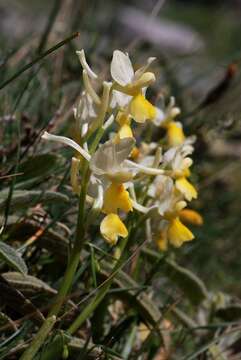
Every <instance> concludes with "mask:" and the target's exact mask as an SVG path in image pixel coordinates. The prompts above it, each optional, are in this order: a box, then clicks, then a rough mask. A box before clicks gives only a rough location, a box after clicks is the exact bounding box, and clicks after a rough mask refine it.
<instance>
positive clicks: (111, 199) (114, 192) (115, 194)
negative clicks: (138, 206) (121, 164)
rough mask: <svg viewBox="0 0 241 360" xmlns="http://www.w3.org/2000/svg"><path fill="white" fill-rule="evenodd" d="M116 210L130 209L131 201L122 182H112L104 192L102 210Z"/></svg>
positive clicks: (108, 211)
mask: <svg viewBox="0 0 241 360" xmlns="http://www.w3.org/2000/svg"><path fill="white" fill-rule="evenodd" d="M118 210H122V211H124V212H126V213H128V212H129V211H132V202H131V199H130V195H129V193H128V191H127V190H126V189H125V187H124V185H123V184H116V183H112V184H111V185H110V186H109V187H108V188H107V190H106V191H105V194H104V206H103V212H104V213H106V214H110V213H114V214H116V213H117V211H118Z"/></svg>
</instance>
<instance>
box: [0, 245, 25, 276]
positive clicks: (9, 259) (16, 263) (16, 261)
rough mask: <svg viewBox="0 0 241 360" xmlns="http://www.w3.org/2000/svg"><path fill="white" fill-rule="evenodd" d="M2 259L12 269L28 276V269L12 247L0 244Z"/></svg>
mask: <svg viewBox="0 0 241 360" xmlns="http://www.w3.org/2000/svg"><path fill="white" fill-rule="evenodd" d="M0 258H1V259H3V260H4V261H5V262H6V263H7V264H8V265H9V266H10V267H11V268H13V269H15V270H17V271H19V272H21V273H22V274H27V272H28V269H27V266H26V264H25V262H24V260H23V258H22V257H21V256H20V255H19V253H18V252H17V251H16V250H15V249H14V248H12V247H11V246H9V245H7V244H5V243H4V242H2V241H1V242H0Z"/></svg>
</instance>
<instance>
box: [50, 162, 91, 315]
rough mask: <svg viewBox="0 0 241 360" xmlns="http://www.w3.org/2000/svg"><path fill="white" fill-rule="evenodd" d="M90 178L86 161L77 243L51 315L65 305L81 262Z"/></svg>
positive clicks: (56, 313) (80, 199) (80, 200)
mask: <svg viewBox="0 0 241 360" xmlns="http://www.w3.org/2000/svg"><path fill="white" fill-rule="evenodd" d="M88 179H89V168H88V163H87V162H85V163H84V164H83V177H82V186H81V193H80V198H79V213H78V222H77V229H76V235H75V243H74V247H73V249H72V251H71V255H70V260H69V265H68V267H67V269H66V272H65V274H64V278H63V281H62V285H61V287H60V289H59V291H58V295H57V297H56V300H55V303H54V305H53V307H52V309H51V310H50V313H49V316H51V315H58V313H59V311H60V309H61V307H62V305H63V302H64V301H65V298H66V295H67V294H68V292H69V290H70V288H71V286H72V282H73V278H74V275H75V273H76V270H77V267H78V264H79V259H80V252H81V249H82V247H83V244H84V236H85V221H84V214H85V213H84V207H85V198H86V193H87V187H88Z"/></svg>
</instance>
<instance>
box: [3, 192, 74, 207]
mask: <svg viewBox="0 0 241 360" xmlns="http://www.w3.org/2000/svg"><path fill="white" fill-rule="evenodd" d="M7 195H8V194H7V193H6V192H5V191H2V192H0V211H4V209H5V205H6V201H7ZM68 200H69V198H68V196H66V195H64V194H61V193H59V192H55V191H41V190H32V191H29V190H16V191H14V193H13V196H12V200H11V209H14V210H16V209H22V208H25V207H29V206H34V205H35V204H37V203H40V202H41V203H49V202H50V203H51V202H53V201H61V202H68Z"/></svg>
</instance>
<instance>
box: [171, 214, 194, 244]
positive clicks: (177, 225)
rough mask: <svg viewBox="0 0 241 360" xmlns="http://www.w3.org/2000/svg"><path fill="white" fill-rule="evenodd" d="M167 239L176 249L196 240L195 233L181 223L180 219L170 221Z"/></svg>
mask: <svg viewBox="0 0 241 360" xmlns="http://www.w3.org/2000/svg"><path fill="white" fill-rule="evenodd" d="M167 237H168V240H169V242H170V243H171V244H172V245H173V246H175V247H180V246H181V245H182V244H183V243H184V242H186V241H191V240H192V239H194V235H193V233H192V232H191V231H190V230H189V229H188V228H187V227H186V226H185V225H183V224H182V223H181V221H180V220H179V218H175V219H172V220H171V221H170V225H169V227H168V230H167Z"/></svg>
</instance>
